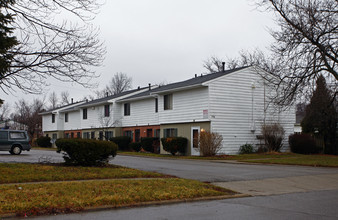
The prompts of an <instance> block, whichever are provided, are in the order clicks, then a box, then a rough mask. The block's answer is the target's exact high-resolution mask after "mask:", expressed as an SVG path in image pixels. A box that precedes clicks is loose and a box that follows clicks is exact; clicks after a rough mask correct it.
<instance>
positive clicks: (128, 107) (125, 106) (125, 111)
mask: <svg viewBox="0 0 338 220" xmlns="http://www.w3.org/2000/svg"><path fill="white" fill-rule="evenodd" d="M124 115H130V103H125V104H124Z"/></svg>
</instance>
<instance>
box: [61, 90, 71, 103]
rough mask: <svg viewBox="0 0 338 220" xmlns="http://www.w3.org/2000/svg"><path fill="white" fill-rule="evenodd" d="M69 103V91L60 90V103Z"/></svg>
mask: <svg viewBox="0 0 338 220" xmlns="http://www.w3.org/2000/svg"><path fill="white" fill-rule="evenodd" d="M69 103H70V101H69V92H68V91H62V92H61V105H68V104H69Z"/></svg>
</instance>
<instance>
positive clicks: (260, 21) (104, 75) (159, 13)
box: [2, 0, 274, 104]
mask: <svg viewBox="0 0 338 220" xmlns="http://www.w3.org/2000/svg"><path fill="white" fill-rule="evenodd" d="M94 23H95V24H96V25H98V26H99V27H100V38H101V40H102V41H104V43H105V45H106V49H107V54H106V58H105V61H104V63H103V66H102V67H99V68H97V69H96V71H97V73H99V74H100V75H101V76H100V78H98V79H97V83H98V85H99V87H98V89H99V88H103V87H104V86H105V85H106V83H107V82H108V81H109V80H110V78H111V76H112V75H113V74H114V73H116V72H123V73H126V74H127V75H128V76H131V77H132V78H133V87H137V86H147V85H148V83H152V84H156V83H160V82H167V83H170V82H176V81H181V80H185V79H188V78H191V77H193V76H194V74H200V73H202V72H205V70H204V69H203V61H204V60H206V59H208V58H209V57H210V56H217V57H221V58H222V57H234V56H237V55H238V52H239V51H240V50H253V49H255V48H260V49H262V50H264V49H265V48H266V47H268V46H269V44H270V43H271V42H272V37H271V36H270V34H269V33H268V30H267V29H268V27H272V26H273V25H274V22H273V20H272V16H271V15H269V14H268V13H265V12H264V13H263V12H260V11H258V10H256V7H255V6H254V1H252V0H236V1H231V0H107V1H106V3H105V4H104V5H103V6H102V8H101V10H100V12H99V14H98V15H97V17H96V19H95V20H94ZM66 90H67V91H69V93H70V95H71V97H73V98H74V100H80V99H82V98H83V97H84V96H85V95H89V94H93V92H92V91H91V90H89V89H85V88H83V87H81V86H78V85H76V84H71V83H63V82H57V81H52V82H51V86H49V87H47V88H46V90H45V91H44V92H43V94H44V95H46V94H49V93H50V92H52V91H55V92H57V93H58V95H59V94H60V93H61V91H66ZM34 97H35V96H33V95H25V94H22V93H21V92H19V91H18V92H17V93H15V94H13V95H2V98H3V99H5V101H8V102H10V103H11V104H14V102H15V101H16V100H18V99H20V98H25V99H33V98H34ZM39 97H41V96H39Z"/></svg>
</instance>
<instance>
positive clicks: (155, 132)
mask: <svg viewBox="0 0 338 220" xmlns="http://www.w3.org/2000/svg"><path fill="white" fill-rule="evenodd" d="M160 131H161V130H160V129H156V130H154V137H157V138H159V137H160Z"/></svg>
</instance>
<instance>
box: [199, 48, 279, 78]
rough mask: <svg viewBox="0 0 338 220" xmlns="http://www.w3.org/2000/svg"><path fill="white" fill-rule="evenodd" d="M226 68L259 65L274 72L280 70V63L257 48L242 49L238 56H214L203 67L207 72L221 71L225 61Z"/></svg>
mask: <svg viewBox="0 0 338 220" xmlns="http://www.w3.org/2000/svg"><path fill="white" fill-rule="evenodd" d="M223 62H224V64H225V68H226V69H230V70H231V69H235V68H239V67H244V66H259V67H261V68H262V69H264V70H266V71H268V72H273V71H276V70H278V69H279V68H280V67H279V64H278V63H276V62H275V61H274V60H272V59H271V58H270V57H268V56H266V55H265V54H264V53H263V51H261V50H259V49H255V50H253V51H245V50H242V51H240V52H239V56H238V57H232V58H229V57H225V58H219V57H216V56H212V57H210V58H209V59H207V60H206V61H204V63H203V67H204V68H205V69H206V70H207V73H214V72H221V71H222V70H223V64H222V63H223Z"/></svg>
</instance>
